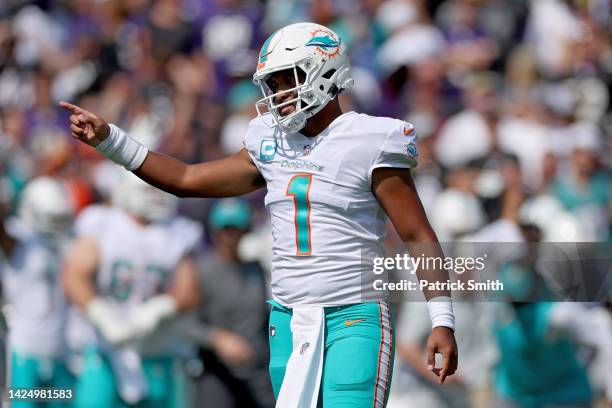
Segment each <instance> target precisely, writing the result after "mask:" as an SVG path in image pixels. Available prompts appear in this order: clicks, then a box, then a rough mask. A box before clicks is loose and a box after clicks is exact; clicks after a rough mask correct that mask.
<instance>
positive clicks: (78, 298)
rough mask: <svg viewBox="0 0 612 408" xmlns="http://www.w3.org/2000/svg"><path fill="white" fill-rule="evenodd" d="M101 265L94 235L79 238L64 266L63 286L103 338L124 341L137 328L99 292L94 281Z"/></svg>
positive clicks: (110, 341) (117, 342)
mask: <svg viewBox="0 0 612 408" xmlns="http://www.w3.org/2000/svg"><path fill="white" fill-rule="evenodd" d="M99 264H100V250H99V247H98V243H97V242H96V241H95V240H94V239H93V238H88V237H79V238H77V240H76V241H75V242H74V244H73V246H72V248H71V250H70V252H69V254H68V256H67V259H66V262H65V265H64V270H63V272H62V285H63V287H64V291H65V292H66V296H67V297H68V299H69V300H70V301H71V302H72V303H73V304H75V305H77V306H78V307H79V308H81V309H82V310H83V312H84V314H85V315H86V316H87V318H88V319H89V320H90V321H91V322H92V323H93V324H94V325H95V326H96V327H97V328H98V329H99V330H100V332H101V333H102V335H103V336H104V338H106V340H107V341H108V342H109V343H110V344H113V345H116V344H121V343H124V342H126V341H127V340H129V339H130V338H131V337H132V336H133V335H134V330H133V328H132V327H131V326H130V325H129V324H127V322H126V321H125V319H123V320H122V319H120V318H119V317H118V316H117V314H116V313H115V312H114V310H113V309H112V308H111V307H110V306H109V304H108V303H107V302H106V300H104V299H103V298H101V297H99V296H98V294H97V293H96V288H95V285H94V281H95V275H96V273H97V270H98V266H99Z"/></svg>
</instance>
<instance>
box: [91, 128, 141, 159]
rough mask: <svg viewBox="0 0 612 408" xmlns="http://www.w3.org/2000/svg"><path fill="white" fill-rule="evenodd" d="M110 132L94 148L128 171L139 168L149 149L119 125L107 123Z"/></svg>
mask: <svg viewBox="0 0 612 408" xmlns="http://www.w3.org/2000/svg"><path fill="white" fill-rule="evenodd" d="M108 126H109V128H110V132H109V134H108V136H107V137H106V139H104V141H103V142H102V143H100V144H99V145H98V146H96V149H97V150H98V151H99V152H100V153H102V154H103V155H105V156H106V157H108V158H109V159H111V160H112V161H114V162H115V163H117V164H119V165H121V166H123V167H125V168H126V169H127V170H129V171H134V170H136V169H137V168H139V167H140V166H141V165H142V163H143V162H144V161H145V159H146V158H147V154H148V153H149V150H148V149H147V148H146V147H145V146H143V145H142V144H140V143H138V142H137V141H136V140H134V139H132V138H131V137H129V136H128V135H127V133H125V132H124V131H123V130H122V129H121V128H120V127H117V126H115V125H113V124H112V123H109V125H108Z"/></svg>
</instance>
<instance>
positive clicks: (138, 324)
mask: <svg viewBox="0 0 612 408" xmlns="http://www.w3.org/2000/svg"><path fill="white" fill-rule="evenodd" d="M126 175H127V176H129V177H127V178H126V179H125V180H124V181H122V182H121V183H119V184H118V185H117V186H116V187H115V190H114V191H113V194H112V201H113V204H114V205H113V206H110V207H109V206H101V205H96V206H91V207H88V208H87V209H85V210H84V211H83V212H82V213H81V215H80V216H79V217H78V219H77V221H76V225H75V231H76V234H77V238H76V241H75V243H74V245H73V247H72V248H71V250H70V253H69V255H68V258H67V262H66V266H65V270H64V285H65V288H66V293H67V295H68V296H69V299H70V300H71V301H72V302H73V303H74V304H75V305H76V306H78V308H79V309H80V310H81V311H82V313H80V314H78V315H77V317H76V319H75V320H74V321H71V328H70V333H71V343H72V344H73V347H75V348H77V347H78V348H80V349H81V352H82V361H81V369H80V373H79V376H78V379H77V383H76V388H75V398H76V406H79V407H81V406H82V407H114V406H124V405H126V404H127V405H131V404H136V403H143V404H145V405H146V406H151V407H158V406H159V407H167V406H171V404H172V401H174V398H175V392H176V391H175V385H176V384H175V380H176V375H175V362H176V361H177V360H176V358H177V357H179V356H180V355H181V353H182V351H183V350H182V346H183V345H184V344H183V343H181V342H180V341H179V340H178V339H177V337H176V335H175V331H176V326H173V323H179V321H180V319H169V318H170V317H172V316H174V315H176V314H177V313H178V312H181V311H184V310H188V309H191V308H193V307H195V306H196V305H197V304H198V300H199V293H198V289H197V288H198V285H197V282H198V281H197V274H196V270H195V266H194V265H195V264H194V261H193V259H192V257H191V252H192V250H193V249H194V247H195V246H196V245H197V243H198V242H199V241H200V237H201V227H200V226H199V224H196V223H195V222H193V221H190V220H187V219H185V218H181V217H175V216H174V210H175V198H174V197H172V196H171V195H169V194H167V193H164V192H162V191H160V190H157V189H156V188H154V187H151V186H149V185H148V184H146V183H144V182H143V181H141V180H140V179H138V178H137V177H136V176H134V175H132V174H129V173H126ZM75 334H77V335H78V336H79V338H76V337H75V336H74V335H75Z"/></svg>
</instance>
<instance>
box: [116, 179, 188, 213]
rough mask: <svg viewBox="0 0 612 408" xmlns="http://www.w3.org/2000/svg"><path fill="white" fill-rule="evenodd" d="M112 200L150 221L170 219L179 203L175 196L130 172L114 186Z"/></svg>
mask: <svg viewBox="0 0 612 408" xmlns="http://www.w3.org/2000/svg"><path fill="white" fill-rule="evenodd" d="M111 201H112V204H113V205H116V206H117V207H121V208H123V209H124V210H125V211H127V212H129V213H130V214H133V215H135V216H137V217H140V218H143V219H144V220H146V221H149V222H160V221H164V220H167V219H169V218H170V217H172V216H173V215H174V214H175V212H176V208H177V205H178V199H177V198H176V197H175V196H173V195H172V194H169V193H166V192H165V191H162V190H160V189H158V188H156V187H153V186H151V185H149V184H147V183H146V182H144V181H142V180H141V179H139V178H138V177H137V176H136V175H134V174H132V173H129V172H127V173H126V174H125V176H124V177H123V179H122V180H121V181H120V182H119V183H118V184H117V185H116V186H115V187H114V188H113V191H112V194H111Z"/></svg>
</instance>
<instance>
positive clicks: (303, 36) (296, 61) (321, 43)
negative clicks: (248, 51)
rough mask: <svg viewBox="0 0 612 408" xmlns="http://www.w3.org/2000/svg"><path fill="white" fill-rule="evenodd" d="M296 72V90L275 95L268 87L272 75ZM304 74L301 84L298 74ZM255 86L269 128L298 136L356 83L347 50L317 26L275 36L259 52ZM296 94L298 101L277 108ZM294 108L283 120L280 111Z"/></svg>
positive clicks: (290, 27)
mask: <svg viewBox="0 0 612 408" xmlns="http://www.w3.org/2000/svg"><path fill="white" fill-rule="evenodd" d="M287 69H291V70H293V74H294V75H295V84H296V86H295V87H294V88H291V89H287V90H281V91H279V92H276V93H274V92H273V91H272V90H271V89H270V88H269V87H268V85H267V84H266V80H267V79H269V78H270V75H271V74H273V73H275V72H278V71H284V70H287ZM298 70H299V71H302V72H303V73H304V74H305V79H304V82H303V83H300V80H299V75H298V72H299V71H298ZM253 82H254V83H255V84H256V85H258V86H259V87H260V88H261V91H262V93H263V96H264V97H263V98H262V99H260V100H259V101H258V102H257V103H256V104H255V107H256V108H257V113H258V114H259V115H260V116H264V117H265V118H266V119H271V120H264V122H266V124H268V126H270V127H278V128H280V129H281V130H283V131H284V132H297V131H299V130H300V129H302V128H303V127H304V125H305V124H306V121H307V120H308V118H310V117H312V116H313V115H314V114H316V113H317V112H319V111H320V110H321V109H323V107H325V105H327V103H328V102H329V101H331V100H332V99H334V98H335V97H336V95H338V94H339V93H340V92H342V91H343V90H344V89H347V88H348V87H350V86H351V84H352V83H353V79H352V78H351V76H350V67H349V62H348V58H347V56H346V47H345V45H344V43H343V42H342V39H341V38H340V36H339V35H338V34H336V33H335V32H333V31H332V30H330V29H329V28H327V27H324V26H322V25H319V24H314V23H296V24H291V25H288V26H286V27H283V28H281V29H280V30H278V31H276V32H275V33H273V34H272V35H271V36H270V37H268V39H267V40H266V41H265V42H264V44H263V46H262V47H261V51H260V52H259V60H258V65H257V71H256V72H255V74H254V75H253ZM285 92H295V93H296V94H297V97H296V98H293V99H291V100H288V101H285V102H282V103H280V104H275V101H274V98H275V97H276V96H277V95H279V94H283V93H285ZM291 104H295V111H294V112H292V113H291V114H289V115H287V116H281V114H280V109H281V108H283V107H285V106H287V105H291Z"/></svg>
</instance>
